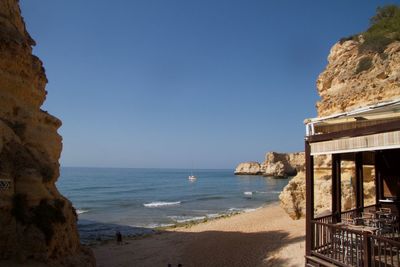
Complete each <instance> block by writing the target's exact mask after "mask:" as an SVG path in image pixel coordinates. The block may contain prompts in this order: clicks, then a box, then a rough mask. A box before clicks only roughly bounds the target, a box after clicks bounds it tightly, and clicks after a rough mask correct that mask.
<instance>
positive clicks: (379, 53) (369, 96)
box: [280, 5, 400, 218]
mask: <svg viewBox="0 0 400 267" xmlns="http://www.w3.org/2000/svg"><path fill="white" fill-rule="evenodd" d="M399 23H400V7H399V6H394V5H392V6H386V7H383V8H378V10H377V14H376V15H375V16H374V17H372V19H371V26H370V27H369V28H368V29H367V30H366V31H365V32H363V33H361V34H357V35H354V36H350V37H348V38H344V39H343V40H341V41H339V42H338V43H336V44H335V45H334V46H333V47H332V49H331V51H330V54H329V56H328V65H327V66H326V68H325V70H324V71H323V72H322V73H321V74H320V75H319V77H318V80H317V89H318V93H319V95H320V96H321V100H320V101H319V102H318V103H317V110H318V116H319V117H323V116H328V115H332V114H335V113H340V112H344V111H349V110H354V109H356V108H359V107H364V106H367V105H372V104H375V103H378V102H384V101H390V100H394V99H399V98H400V28H399ZM314 166H315V173H314V176H315V177H314V178H315V181H314V192H315V207H314V209H315V212H316V214H321V213H324V212H325V211H326V210H329V209H330V207H331V177H330V176H331V170H330V169H331V162H330V158H328V157H326V156H325V157H324V156H318V157H316V158H315V161H314ZM341 170H342V174H341V175H342V188H341V190H342V210H347V209H350V208H352V207H353V203H354V199H355V195H354V192H355V185H354V179H353V178H354V176H355V174H354V166H353V167H351V166H349V164H347V165H346V164H344V165H342V166H341ZM363 175H364V201H365V202H364V204H365V205H368V204H372V203H373V202H374V201H375V197H374V194H375V185H374V170H373V167H372V166H369V167H368V166H365V167H364V169H363ZM280 200H281V206H282V207H283V208H284V209H285V210H286V211H287V212H288V213H289V215H290V216H291V217H292V218H299V217H302V216H304V212H305V210H304V209H305V175H304V172H300V173H299V174H298V175H297V176H296V177H295V178H293V179H292V180H291V181H290V182H289V184H288V185H287V186H286V187H285V188H284V190H283V192H282V193H281V195H280Z"/></svg>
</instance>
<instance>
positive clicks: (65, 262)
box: [0, 0, 95, 266]
mask: <svg viewBox="0 0 400 267" xmlns="http://www.w3.org/2000/svg"><path fill="white" fill-rule="evenodd" d="M33 45H35V42H34V40H33V39H32V38H31V37H30V35H29V34H28V32H27V30H26V28H25V24H24V21H23V19H22V17H21V11H20V8H19V2H18V0H2V1H0V70H1V71H0V103H1V104H0V265H1V266H4V265H2V263H1V261H8V262H10V261H15V260H17V261H18V262H19V263H21V264H22V265H24V263H26V262H29V261H31V260H34V261H38V262H42V263H44V264H46V265H49V266H95V259H94V256H93V254H92V252H91V250H89V249H86V248H84V247H82V246H81V244H80V242H79V235H78V231H77V224H76V222H77V214H76V212H75V209H74V208H73V207H72V204H71V202H70V201H68V199H66V198H65V197H63V196H62V195H61V194H60V193H59V192H58V190H57V188H56V186H55V182H56V181H57V178H58V176H59V163H58V160H59V158H60V153H61V149H62V142H61V141H62V138H61V136H60V135H59V134H58V133H57V129H58V128H59V127H60V126H61V121H60V120H59V119H57V118H55V117H54V116H52V115H50V114H49V113H47V112H46V111H44V110H42V109H41V108H40V107H41V106H42V104H43V102H44V100H45V98H46V93H47V92H46V90H45V86H46V83H47V78H46V75H45V70H44V68H43V65H42V62H41V61H40V59H39V58H38V57H36V56H34V55H32V46H33ZM6 265H7V264H6ZM22 265H21V266H22Z"/></svg>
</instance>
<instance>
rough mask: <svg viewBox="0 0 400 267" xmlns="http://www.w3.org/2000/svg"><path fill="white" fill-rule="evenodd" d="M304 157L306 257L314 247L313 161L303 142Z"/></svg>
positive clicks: (306, 145)
mask: <svg viewBox="0 0 400 267" xmlns="http://www.w3.org/2000/svg"><path fill="white" fill-rule="evenodd" d="M305 157H306V256H311V250H312V249H313V247H314V244H313V243H314V227H313V225H312V224H311V220H313V219H314V159H313V156H311V148H310V143H309V142H308V141H307V140H306V142H305Z"/></svg>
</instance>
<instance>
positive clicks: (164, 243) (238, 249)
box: [93, 203, 305, 267]
mask: <svg viewBox="0 0 400 267" xmlns="http://www.w3.org/2000/svg"><path fill="white" fill-rule="evenodd" d="M304 231H305V228H304V220H297V221H293V220H292V219H291V218H290V217H289V216H288V215H287V214H286V213H285V212H284V211H283V210H282V209H281V208H280V207H279V204H278V203H274V204H270V205H267V206H265V207H263V208H260V209H257V210H255V211H252V212H247V213H242V214H238V215H234V216H232V217H228V218H220V219H216V220H212V221H208V222H204V223H200V224H196V225H192V226H187V227H179V228H174V229H168V230H165V231H163V232H161V233H160V234H155V235H152V236H149V237H145V238H140V239H127V240H124V244H123V245H117V244H116V243H115V242H108V243H106V244H102V245H97V246H95V247H93V250H94V253H95V256H96V260H97V265H98V266H99V267H117V266H118V267H122V266H143V267H146V266H149V267H150V266H152V267H154V266H165V267H166V266H168V264H169V263H170V264H171V265H172V266H178V264H182V266H183V267H189V266H199V267H200V266H207V267H212V266H215V267H217V266H218V267H221V266H230V267H232V266H243V267H251V266H304V235H305V233H304Z"/></svg>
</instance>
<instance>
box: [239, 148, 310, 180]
mask: <svg viewBox="0 0 400 267" xmlns="http://www.w3.org/2000/svg"><path fill="white" fill-rule="evenodd" d="M302 169H304V152H297V153H277V152H268V153H266V154H265V160H264V162H262V163H258V162H254V161H252V162H243V163H239V165H238V166H237V167H236V170H235V174H247V175H264V176H274V177H289V176H294V175H296V174H297V172H298V171H300V170H302Z"/></svg>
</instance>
